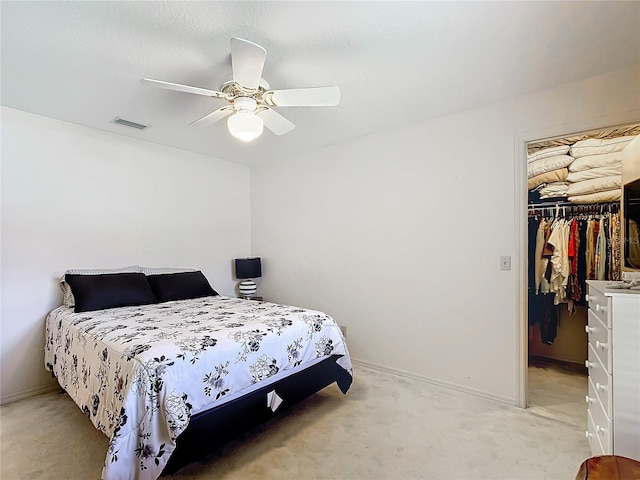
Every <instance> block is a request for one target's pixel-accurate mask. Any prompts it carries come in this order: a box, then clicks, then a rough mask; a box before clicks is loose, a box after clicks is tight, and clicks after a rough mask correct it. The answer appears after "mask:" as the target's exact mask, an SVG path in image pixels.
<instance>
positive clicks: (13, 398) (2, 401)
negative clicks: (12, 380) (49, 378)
mask: <svg viewBox="0 0 640 480" xmlns="http://www.w3.org/2000/svg"><path fill="white" fill-rule="evenodd" d="M59 388H60V387H59V386H58V384H57V383H55V382H53V383H51V384H49V385H43V386H40V387H33V388H28V389H27V390H22V391H21V392H16V393H9V394H8V395H2V396H0V405H6V404H7V403H11V402H17V401H18V400H24V399H25V398H29V397H35V396H36V395H42V394H43V393H49V392H55V391H56V390H58V389H59Z"/></svg>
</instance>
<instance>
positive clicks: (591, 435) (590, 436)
mask: <svg viewBox="0 0 640 480" xmlns="http://www.w3.org/2000/svg"><path fill="white" fill-rule="evenodd" d="M584 435H585V437H587V438H593V433H591V432H589V430H585V431H584Z"/></svg>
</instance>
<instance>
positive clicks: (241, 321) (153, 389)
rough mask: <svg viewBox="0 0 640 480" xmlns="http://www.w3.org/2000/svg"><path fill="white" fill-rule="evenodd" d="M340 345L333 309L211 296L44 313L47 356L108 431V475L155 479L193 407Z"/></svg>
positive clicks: (108, 479) (346, 363) (109, 478)
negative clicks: (80, 311) (149, 303)
mask: <svg viewBox="0 0 640 480" xmlns="http://www.w3.org/2000/svg"><path fill="white" fill-rule="evenodd" d="M333 354H342V355H344V357H343V358H342V359H341V362H340V364H341V365H342V367H343V368H345V370H347V371H348V372H349V373H351V363H350V359H349V354H348V351H347V347H346V344H345V342H344V338H343V336H342V334H341V332H340V328H339V327H338V325H337V324H336V322H335V321H334V320H333V319H332V318H331V317H329V316H328V315H326V314H324V313H322V312H318V311H313V310H306V309H301V308H297V307H291V306H285V305H277V304H273V303H266V302H265V303H261V302H255V301H251V300H242V299H237V298H230V297H223V296H214V297H204V298H198V299H193V300H182V301H176V302H166V303H161V304H156V305H144V306H136V307H122V308H113V309H108V310H99V311H94V312H83V313H74V312H73V309H72V308H68V307H58V308H56V309H55V310H53V311H51V312H50V313H49V315H48V316H47V319H46V345H45V365H46V367H47V368H48V369H49V370H51V371H52V372H53V374H54V375H55V376H56V377H57V379H58V382H59V383H60V385H61V386H62V387H63V388H64V389H65V390H66V391H67V393H68V394H69V395H70V396H71V398H73V399H74V401H75V402H76V403H77V404H78V405H79V406H80V408H81V409H82V411H83V412H84V413H85V414H86V415H87V416H88V417H89V418H90V419H91V421H92V422H93V424H94V425H95V426H96V427H97V428H98V429H99V430H100V431H102V432H103V433H104V434H105V435H107V437H109V438H110V443H109V450H108V452H107V458H106V460H105V465H104V469H103V473H102V478H103V479H105V480H114V479H127V480H128V479H133V478H139V479H155V478H157V477H158V476H159V475H160V473H161V472H162V469H163V468H164V466H165V465H166V463H167V460H168V459H169V456H170V455H171V453H172V452H173V450H174V448H175V445H176V438H177V436H178V435H179V434H180V433H181V432H182V431H183V430H184V429H185V428H186V427H187V424H188V423H189V419H190V416H191V412H192V411H193V412H198V411H203V410H206V409H207V408H211V407H213V406H215V405H216V404H219V403H221V402H223V401H224V400H225V397H227V398H228V396H230V395H233V394H237V393H238V392H242V391H243V390H244V389H247V388H250V387H251V386H252V385H254V384H256V383H257V382H261V381H263V380H266V379H268V378H269V377H271V376H273V375H275V374H276V373H278V372H282V371H286V370H290V369H292V368H295V367H297V366H300V365H304V364H306V363H308V362H310V361H314V360H315V359H317V358H320V357H325V356H327V355H333Z"/></svg>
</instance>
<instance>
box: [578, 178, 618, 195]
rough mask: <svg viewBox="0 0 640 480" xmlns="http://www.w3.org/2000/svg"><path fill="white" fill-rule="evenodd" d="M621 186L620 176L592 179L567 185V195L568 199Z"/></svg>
mask: <svg viewBox="0 0 640 480" xmlns="http://www.w3.org/2000/svg"><path fill="white" fill-rule="evenodd" d="M621 185H622V175H612V176H610V177H601V178H594V179H591V180H584V181H582V182H576V183H571V184H569V188H568V190H567V193H568V195H569V196H570V197H574V196H576V195H587V194H589V193H596V192H606V191H607V190H615V189H616V188H617V189H620V188H621Z"/></svg>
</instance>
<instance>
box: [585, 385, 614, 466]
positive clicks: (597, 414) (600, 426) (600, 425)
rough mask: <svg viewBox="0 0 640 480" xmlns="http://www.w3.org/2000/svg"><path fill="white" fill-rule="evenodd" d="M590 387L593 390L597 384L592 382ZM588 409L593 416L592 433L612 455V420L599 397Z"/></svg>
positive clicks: (605, 451)
mask: <svg viewBox="0 0 640 480" xmlns="http://www.w3.org/2000/svg"><path fill="white" fill-rule="evenodd" d="M589 382H591V380H589ZM590 388H591V389H592V391H593V390H594V389H595V386H593V384H592V385H590ZM588 411H589V414H590V415H591V418H593V426H594V430H593V432H592V433H594V435H595V437H596V438H597V439H598V440H599V442H600V444H601V445H602V449H603V450H604V454H605V455H612V454H613V445H612V441H611V438H612V436H611V421H610V420H609V418H608V417H607V415H606V414H605V412H604V410H603V408H602V404H601V403H600V401H599V400H598V399H597V398H596V400H595V401H594V402H592V403H590V405H589V409H588Z"/></svg>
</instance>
